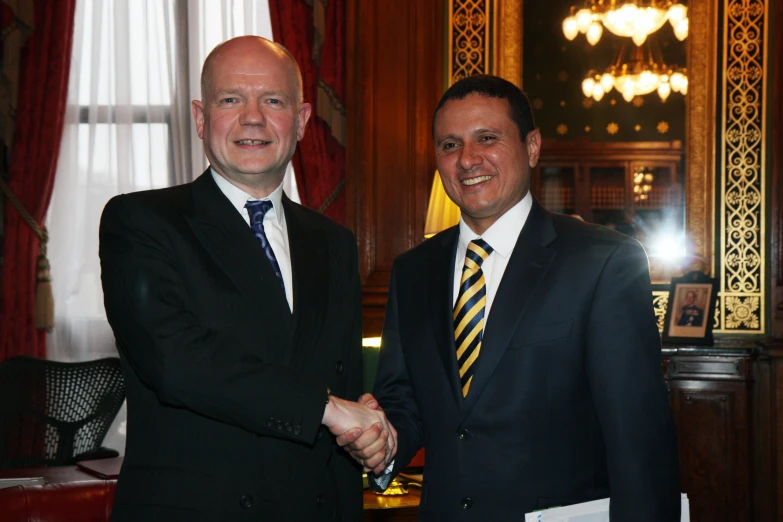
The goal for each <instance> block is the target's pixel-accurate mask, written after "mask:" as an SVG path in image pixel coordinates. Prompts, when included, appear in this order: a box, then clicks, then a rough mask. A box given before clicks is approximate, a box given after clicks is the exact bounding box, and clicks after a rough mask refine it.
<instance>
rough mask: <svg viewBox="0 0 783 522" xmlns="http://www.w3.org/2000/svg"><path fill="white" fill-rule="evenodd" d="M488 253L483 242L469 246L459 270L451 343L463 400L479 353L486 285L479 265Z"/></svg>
mask: <svg viewBox="0 0 783 522" xmlns="http://www.w3.org/2000/svg"><path fill="white" fill-rule="evenodd" d="M491 253H492V247H491V246H489V245H488V244H487V242H486V241H484V240H483V239H474V240H473V241H471V242H470V244H469V245H468V251H467V254H466V255H465V266H464V267H463V268H462V278H461V279H460V286H459V297H458V298H457V304H455V305H454V339H455V340H456V344H457V365H458V366H459V378H460V382H461V384H462V396H463V397H467V396H468V390H470V383H471V381H473V371H474V369H475V367H476V359H478V356H479V352H480V351H481V339H482V337H483V336H484V308H485V307H486V304H487V285H486V284H485V283H484V272H482V271H481V263H483V262H484V261H485V260H486V259H487V258H488V257H489V255H490V254H491Z"/></svg>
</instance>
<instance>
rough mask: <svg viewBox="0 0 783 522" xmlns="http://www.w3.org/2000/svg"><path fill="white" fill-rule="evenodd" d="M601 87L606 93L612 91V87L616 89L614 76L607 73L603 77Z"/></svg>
mask: <svg viewBox="0 0 783 522" xmlns="http://www.w3.org/2000/svg"><path fill="white" fill-rule="evenodd" d="M601 87H603V89H604V92H609V91H611V90H612V87H614V76H613V75H612V74H611V73H608V72H607V73H604V74H602V75H601Z"/></svg>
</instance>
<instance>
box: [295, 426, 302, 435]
mask: <svg viewBox="0 0 783 522" xmlns="http://www.w3.org/2000/svg"><path fill="white" fill-rule="evenodd" d="M300 433H302V428H301V426H294V435H299V434H300Z"/></svg>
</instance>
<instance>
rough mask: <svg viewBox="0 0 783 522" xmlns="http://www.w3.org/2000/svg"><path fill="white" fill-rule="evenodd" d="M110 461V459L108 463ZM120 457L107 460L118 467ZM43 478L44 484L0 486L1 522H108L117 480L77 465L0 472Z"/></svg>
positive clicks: (1, 474)
mask: <svg viewBox="0 0 783 522" xmlns="http://www.w3.org/2000/svg"><path fill="white" fill-rule="evenodd" d="M108 461H111V462H108ZM121 463H122V459H121V458H120V459H107V463H106V464H113V465H114V466H115V467H116V469H117V470H119V466H120V464H121ZM22 477H43V478H44V479H45V481H46V483H45V484H37V485H24V486H13V487H10V488H5V489H0V519H2V521H3V522H29V521H30V520H46V521H47V522H72V521H74V520H78V521H80V522H107V521H108V520H109V515H110V513H111V508H112V505H113V503H114V488H115V486H116V485H117V481H116V479H113V478H101V477H98V476H96V475H93V474H90V473H88V472H86V471H84V470H82V469H81V468H79V467H77V466H61V467H51V468H28V469H15V470H2V471H0V478H22Z"/></svg>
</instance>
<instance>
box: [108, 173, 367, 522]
mask: <svg viewBox="0 0 783 522" xmlns="http://www.w3.org/2000/svg"><path fill="white" fill-rule="evenodd" d="M283 208H284V211H285V217H286V223H287V227H288V234H289V241H290V253H291V263H292V268H293V290H294V312H293V314H292V313H291V312H290V310H289V308H288V305H287V302H286V299H285V295H284V293H283V290H282V289H281V287H280V284H279V282H278V280H277V279H276V277H275V274H274V272H273V271H272V267H271V265H270V263H269V261H268V259H267V258H266V257H265V255H264V252H263V249H262V248H261V245H260V244H259V242H258V240H257V239H256V237H255V236H254V235H253V232H252V231H251V229H250V227H248V225H247V223H246V222H244V221H243V219H242V217H241V215H240V214H239V213H238V212H237V211H236V209H235V208H234V207H233V206H232V205H231V203H230V202H229V200H228V199H227V198H226V197H225V196H224V195H223V193H222V192H221V191H220V189H219V188H218V187H217V185H216V184H215V182H214V180H213V179H212V176H211V175H210V173H209V171H207V172H206V173H204V174H203V175H202V176H201V177H199V178H198V179H197V180H196V181H195V182H193V183H190V184H187V185H182V186H177V187H172V188H168V189H163V190H153V191H147V192H137V193H133V194H126V195H122V196H118V197H115V198H113V199H112V200H111V201H109V203H108V204H107V205H106V208H105V210H104V213H103V217H102V219H101V229H100V257H101V268H102V280H103V289H104V296H105V306H106V313H107V316H108V319H109V322H110V323H111V326H112V328H113V330H114V333H115V336H116V338H117V345H118V348H119V351H120V357H121V359H122V365H123V370H124V376H125V379H126V389H127V396H128V438H127V448H126V456H125V461H124V465H123V468H122V472H121V474H120V478H119V482H118V485H117V493H116V498H115V502H114V512H113V514H112V520H113V521H116V522H119V521H126V520H128V521H130V520H133V521H142V520H143V521H145V522H150V521H164V520H165V521H172V520H183V521H185V520H187V521H189V522H192V521H200V520H203V521H216V520H232V521H238V520H264V521H267V520H285V521H288V520H307V521H311V520H312V521H317V520H335V519H337V520H359V519H360V518H361V510H362V507H361V506H362V504H361V503H362V498H361V473H360V470H359V469H358V468H357V467H356V466H355V465H354V464H353V462H352V461H351V460H350V458H349V457H348V456H347V454H346V453H345V452H344V451H343V450H342V449H339V448H338V447H337V446H336V444H335V442H334V438H333V437H332V436H331V435H330V434H329V432H328V431H326V430H325V428H322V427H321V418H322V416H323V412H324V408H325V404H326V388H327V386H328V387H329V388H331V390H332V393H334V394H335V395H337V396H340V397H345V398H349V399H353V400H355V399H356V398H357V397H358V395H359V394H360V392H361V382H362V381H361V324H360V323H361V308H360V285H359V276H358V269H357V251H356V242H355V240H354V237H353V235H352V234H351V233H350V232H349V231H348V230H346V229H344V228H343V227H341V226H339V225H337V224H335V223H334V222H332V221H331V220H329V219H327V218H325V217H323V216H322V215H320V214H318V213H316V212H313V211H311V210H308V209H306V208H304V207H302V206H300V205H297V204H294V203H292V202H291V201H290V200H288V198H286V197H284V198H283Z"/></svg>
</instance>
